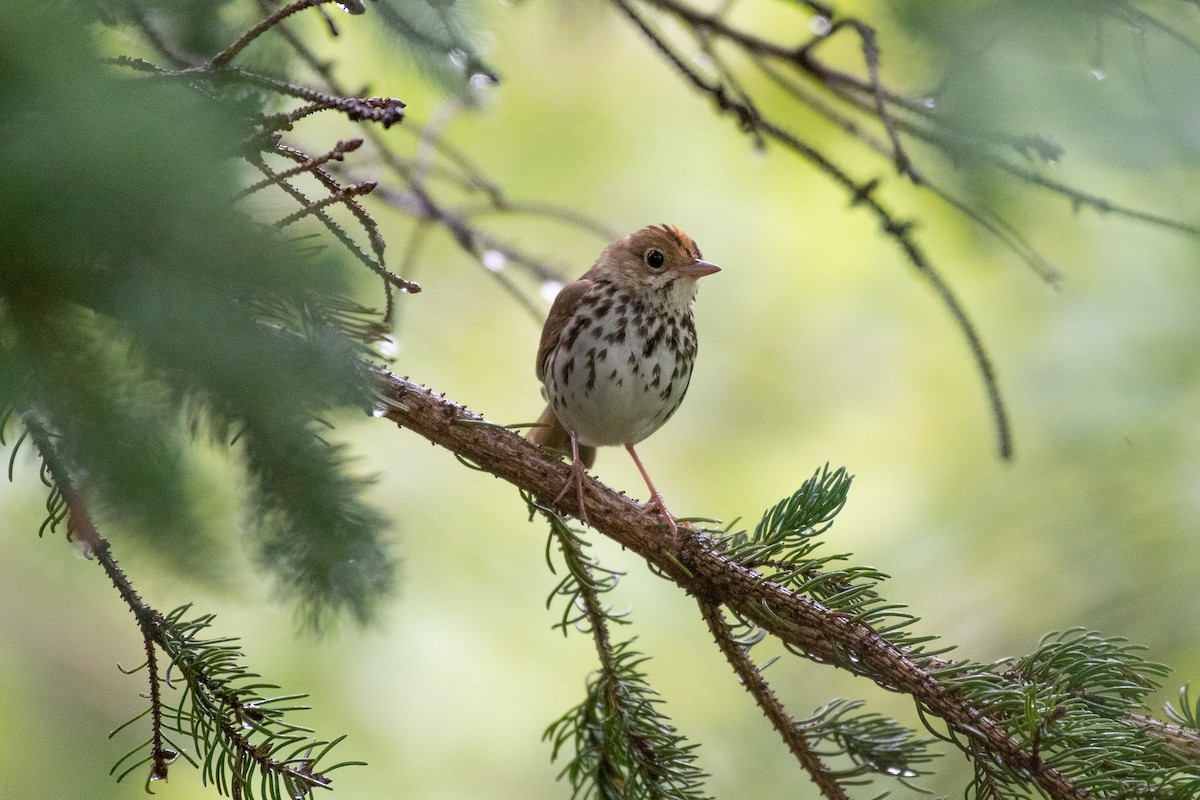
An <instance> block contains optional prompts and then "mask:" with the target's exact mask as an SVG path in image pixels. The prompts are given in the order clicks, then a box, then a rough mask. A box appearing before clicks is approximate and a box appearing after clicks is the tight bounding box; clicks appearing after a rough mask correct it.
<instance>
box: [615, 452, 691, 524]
mask: <svg viewBox="0 0 1200 800" xmlns="http://www.w3.org/2000/svg"><path fill="white" fill-rule="evenodd" d="M625 449H626V450H628V451H629V455H631V456H633V463H634V464H637V468H638V472H640V473H642V480H644V481H646V486H648V487H650V502H648V503H646V506H645V509H644V510H643V513H647V514H648V513H650V512H652V511H657V512H658V514H659V516H661V517H662V518H663V520H664V521H665V522H666V523H667V525H669V526H671V535H672V536H678V535H679V525H678V523H676V522H675V517H674V515H672V514H671V512H670V511H667V507H666V506H665V505H664V504H663V499H662V495H661V494H659V493H658V489H655V488H654V482H653V481H651V480H650V475H649V474H648V473H647V472H646V468H645V467H643V466H642V460H641V459H640V458H638V454H637V452H636V451H635V450H634V449H633V445H631V444H627V445H625Z"/></svg>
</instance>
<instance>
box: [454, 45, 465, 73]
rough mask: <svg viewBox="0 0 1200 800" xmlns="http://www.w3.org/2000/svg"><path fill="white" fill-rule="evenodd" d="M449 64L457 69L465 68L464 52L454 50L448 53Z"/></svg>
mask: <svg viewBox="0 0 1200 800" xmlns="http://www.w3.org/2000/svg"><path fill="white" fill-rule="evenodd" d="M450 63H451V64H453V65H454V66H456V67H458V68H459V69H466V68H467V53H466V51H465V50H459V49H458V48H455V49H454V50H451V51H450Z"/></svg>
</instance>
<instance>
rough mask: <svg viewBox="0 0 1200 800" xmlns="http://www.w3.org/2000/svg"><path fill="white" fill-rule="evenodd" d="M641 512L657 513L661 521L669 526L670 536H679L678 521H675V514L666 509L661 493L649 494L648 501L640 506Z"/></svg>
mask: <svg viewBox="0 0 1200 800" xmlns="http://www.w3.org/2000/svg"><path fill="white" fill-rule="evenodd" d="M642 514H658V515H659V516H660V517H662V520H663V522H665V523H667V525H668V526H669V527H670V528H671V536H673V537H677V536H679V523H678V522H676V521H675V515H674V514H672V513H671V512H670V511H668V510H667V507H666V505H665V504H664V503H663V499H662V495H661V494H659V493H658V492H655V493H654V494H652V495H650V502H648V503H646V505H644V506H642Z"/></svg>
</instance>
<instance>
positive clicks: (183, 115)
mask: <svg viewBox="0 0 1200 800" xmlns="http://www.w3.org/2000/svg"><path fill="white" fill-rule="evenodd" d="M0 51H2V52H3V56H2V60H3V68H0V109H2V110H3V113H0V136H3V138H4V140H5V142H6V143H7V146H8V148H9V150H10V152H12V153H14V154H18V155H17V157H14V158H10V159H6V161H5V164H4V166H3V168H0V240H2V241H0V244H2V246H0V367H3V370H2V376H0V408H6V409H9V410H10V411H11V410H15V411H17V412H24V411H26V410H34V411H36V412H37V414H38V416H39V418H41V419H42V420H43V421H44V422H45V424H46V425H47V427H48V428H49V430H50V431H51V432H52V433H53V434H54V435H55V437H56V442H57V449H58V450H59V452H60V457H61V459H62V461H63V464H64V465H65V467H66V468H67V469H68V470H69V472H70V474H71V475H72V477H73V479H74V481H75V483H76V484H77V485H78V487H79V488H80V490H81V491H82V492H83V493H84V495H85V496H86V497H87V498H88V502H89V504H90V505H92V506H93V507H95V508H96V509H97V510H99V511H102V512H103V514H104V516H105V517H106V519H108V520H109V521H112V522H115V523H117V524H119V525H121V526H122V527H125V528H127V529H129V530H132V531H134V532H140V533H141V534H143V540H144V541H145V542H148V543H150V544H151V545H152V546H154V547H156V548H158V549H159V550H160V551H162V552H165V553H168V554H173V555H174V556H175V558H174V561H175V562H176V563H181V562H186V561H188V560H189V559H190V560H193V561H194V560H196V559H203V558H204V555H203V553H204V551H205V550H206V547H204V546H202V545H201V543H200V542H198V541H197V540H196V538H195V535H196V532H197V531H198V530H200V529H201V528H202V527H203V526H202V525H201V524H200V522H199V521H198V519H197V516H198V511H197V510H196V509H195V508H194V507H193V499H194V498H192V497H191V496H190V495H189V492H188V483H189V476H190V474H191V472H190V471H191V470H192V466H191V465H192V463H193V462H192V455H193V451H194V448H195V447H197V446H200V443H197V442H194V441H193V437H191V436H189V435H188V432H189V430H191V431H196V430H206V431H210V432H211V433H212V435H213V440H214V441H215V442H216V444H217V445H218V446H219V447H222V448H230V449H231V450H232V452H233V453H234V455H235V457H236V460H240V461H241V462H242V463H243V465H244V469H245V473H246V477H247V481H246V482H247V484H248V486H249V492H248V499H249V507H248V509H247V510H248V513H247V518H248V519H250V520H256V521H257V522H258V523H259V524H258V525H257V526H255V527H256V535H255V540H256V548H257V552H258V554H259V559H258V561H259V563H260V564H261V565H262V566H263V567H264V568H266V569H267V570H268V571H269V572H271V573H272V574H273V575H274V576H275V577H276V580H277V581H278V585H279V586H280V587H281V590H282V591H283V592H284V593H285V594H287V595H288V596H290V597H291V599H293V600H294V601H296V602H297V604H298V607H299V609H300V613H301V615H302V619H303V620H304V621H306V622H307V623H310V624H313V625H320V624H324V623H327V622H328V621H330V620H331V619H333V618H334V617H336V616H338V615H340V614H342V613H344V612H349V613H350V615H351V616H353V617H354V618H356V619H358V620H360V621H366V620H368V619H369V618H370V616H371V612H372V610H373V608H374V607H375V605H376V604H377V602H378V600H379V598H380V597H382V596H383V595H384V594H385V593H386V592H387V591H388V589H389V588H390V587H391V584H392V561H391V558H390V556H389V554H388V553H387V551H386V548H385V547H384V545H383V542H382V541H381V534H382V530H383V527H384V520H383V519H382V517H381V516H380V515H379V514H378V513H377V512H375V511H374V510H372V509H370V508H369V507H367V506H366V505H365V504H364V503H363V501H362V500H361V499H360V494H361V488H362V485H363V480H362V479H361V478H356V477H353V476H352V475H351V474H350V473H349V471H348V469H347V466H346V461H347V459H346V456H345V454H344V453H343V452H342V451H341V450H340V449H339V448H331V447H328V446H327V445H325V444H324V443H323V442H322V441H321V440H320V438H319V437H318V436H317V434H316V432H315V429H314V426H315V425H316V424H318V422H317V421H318V420H319V419H320V418H321V417H322V416H324V415H326V414H328V413H330V412H333V411H334V410H336V409H339V408H345V407H350V408H359V409H365V408H367V407H369V406H370V405H371V403H372V398H371V394H370V391H371V389H370V378H369V375H368V373H367V371H366V370H365V368H364V366H363V363H362V357H363V356H364V355H365V354H366V353H367V351H366V348H365V344H366V341H367V340H369V339H370V338H371V336H372V335H373V333H374V327H373V324H374V323H372V322H371V320H370V317H369V311H368V310H367V309H365V308H362V307H360V306H359V305H357V304H356V303H354V302H353V301H352V300H350V299H348V294H349V293H350V291H351V286H350V283H349V276H348V273H347V271H346V269H345V268H344V266H343V265H342V264H341V263H340V262H339V261H338V260H337V259H336V258H334V257H333V255H332V254H331V253H329V252H325V251H323V250H321V249H319V248H314V247H313V246H312V243H311V242H310V241H307V240H305V239H303V238H289V237H286V236H284V235H282V234H281V233H280V232H279V231H278V230H276V229H275V228H273V227H270V226H266V225H262V224H260V223H257V222H255V221H253V220H252V219H250V218H249V217H248V216H246V215H245V214H243V213H240V212H239V211H238V210H236V208H235V207H234V205H233V203H234V202H235V198H236V197H237V196H238V194H239V191H240V190H241V188H242V187H243V185H244V179H243V177H242V175H241V174H240V169H239V168H238V166H237V156H238V155H239V154H240V153H242V152H243V148H244V147H245V145H246V143H247V142H248V141H250V140H251V139H252V138H253V137H254V136H255V135H256V131H257V130H258V128H257V127H256V126H257V125H258V124H259V123H260V122H261V121H262V118H261V116H260V112H261V98H259V97H257V96H256V95H255V94H254V93H253V92H246V91H244V90H241V89H238V90H236V91H235V90H233V89H231V88H228V87H226V90H225V91H221V90H218V89H217V88H214V87H209V88H208V89H207V90H205V91H196V89H195V88H194V86H190V85H188V84H187V83H185V82H183V81H178V80H172V79H169V78H165V77H160V76H154V75H144V74H135V73H128V72H125V73H122V72H119V71H118V70H117V68H116V67H114V66H107V65H105V64H103V63H102V60H101V58H100V56H99V53H98V52H97V51H98V47H97V44H96V43H95V42H94V41H93V39H92V37H91V36H90V34H89V31H88V20H86V19H84V18H82V17H80V16H78V15H77V14H76V13H75V12H72V11H71V10H70V9H69V8H66V7H62V6H59V5H53V6H51V5H36V6H21V7H19V8H14V9H11V13H10V14H8V15H7V17H6V22H5V25H4V27H3V30H2V31H0ZM6 418H8V419H11V418H12V417H11V414H9V415H6ZM235 440H236V444H234V442H235Z"/></svg>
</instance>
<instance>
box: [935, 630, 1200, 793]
mask: <svg viewBox="0 0 1200 800" xmlns="http://www.w3.org/2000/svg"><path fill="white" fill-rule="evenodd" d="M1142 650H1144V648H1142V647H1139V646H1137V645H1131V644H1129V643H1128V642H1127V641H1125V640H1124V639H1120V638H1106V637H1103V636H1101V635H1099V634H1097V633H1095V632H1092V631H1086V630H1083V629H1073V630H1069V631H1065V632H1063V633H1054V634H1049V635H1047V636H1046V637H1044V638H1043V640H1042V641H1041V643H1040V644H1039V645H1038V648H1037V649H1036V650H1035V651H1034V652H1033V653H1031V654H1029V655H1027V656H1024V657H1021V658H1015V659H1004V660H1002V661H999V662H996V663H993V664H978V663H974V662H969V661H957V662H952V663H950V664H948V665H946V666H944V667H942V668H941V669H938V670H936V671H935V673H934V674H935V676H936V678H937V680H938V681H939V682H941V683H943V684H944V685H946V686H948V687H951V688H953V689H954V690H956V691H959V692H962V693H963V694H964V695H965V696H967V697H969V698H971V700H972V701H973V702H975V703H977V704H979V705H980V706H981V707H983V708H985V709H987V713H988V716H989V717H991V718H992V719H994V720H997V721H999V722H1001V723H1002V724H1004V726H1005V728H1006V729H1007V730H1008V731H1009V732H1010V733H1011V734H1012V735H1013V736H1015V737H1016V738H1017V739H1018V740H1020V741H1022V742H1024V743H1026V744H1028V746H1029V747H1030V748H1031V749H1032V751H1033V752H1034V753H1037V754H1039V756H1040V757H1041V758H1044V759H1045V760H1046V762H1047V763H1049V764H1052V765H1053V766H1054V767H1055V768H1056V769H1058V770H1059V771H1061V772H1063V773H1065V774H1066V775H1068V776H1069V777H1070V778H1071V779H1072V780H1073V781H1074V782H1075V784H1076V785H1077V786H1080V787H1082V788H1084V789H1086V790H1088V791H1090V792H1092V793H1094V795H1095V796H1097V797H1114V798H1116V797H1132V796H1136V797H1147V798H1178V799H1179V800H1183V799H1184V798H1192V797H1195V796H1196V794H1197V792H1200V766H1197V765H1196V764H1194V763H1189V761H1188V759H1186V758H1184V757H1183V756H1181V755H1180V753H1178V752H1176V751H1173V750H1171V749H1170V748H1169V747H1167V745H1166V743H1165V742H1164V741H1163V740H1162V739H1161V738H1158V737H1154V736H1151V735H1150V734H1149V733H1148V732H1147V730H1146V729H1145V728H1143V727H1142V726H1139V725H1135V724H1131V721H1130V717H1131V716H1132V715H1135V714H1139V713H1142V712H1143V711H1145V706H1144V701H1145V698H1146V697H1147V696H1148V695H1149V694H1150V693H1151V692H1152V691H1154V690H1155V689H1157V688H1158V682H1157V679H1158V678H1161V677H1163V676H1165V675H1167V674H1168V673H1169V672H1170V670H1169V669H1168V668H1167V667H1165V666H1163V665H1161V664H1155V663H1153V662H1149V661H1146V660H1145V659H1143V658H1142V656H1141V655H1140V652H1141V651H1142ZM960 746H962V745H960ZM974 764H975V767H976V779H975V784H974V787H975V791H976V795H975V796H976V797H978V798H980V800H988V799H989V798H993V797H997V798H998V797H1010V796H1016V797H1025V796H1035V795H1031V794H1029V789H1028V788H1027V787H1026V786H1025V782H1026V778H1025V776H1022V775H1020V774H1017V773H1014V772H1013V771H1012V770H1009V769H1006V768H1004V767H1003V766H1001V765H1000V764H998V763H996V762H994V761H993V760H991V759H986V758H976V759H974ZM1009 792H1012V794H1009Z"/></svg>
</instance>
